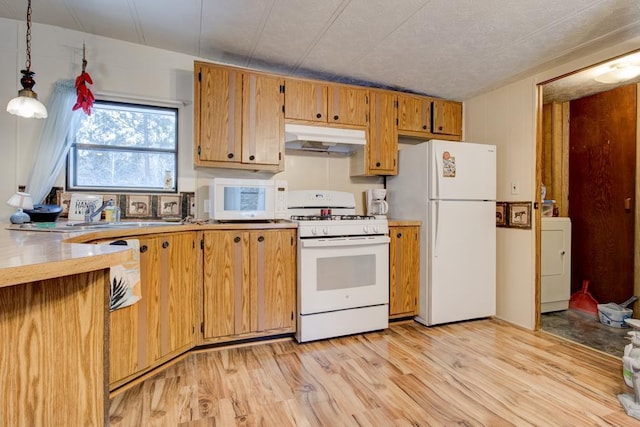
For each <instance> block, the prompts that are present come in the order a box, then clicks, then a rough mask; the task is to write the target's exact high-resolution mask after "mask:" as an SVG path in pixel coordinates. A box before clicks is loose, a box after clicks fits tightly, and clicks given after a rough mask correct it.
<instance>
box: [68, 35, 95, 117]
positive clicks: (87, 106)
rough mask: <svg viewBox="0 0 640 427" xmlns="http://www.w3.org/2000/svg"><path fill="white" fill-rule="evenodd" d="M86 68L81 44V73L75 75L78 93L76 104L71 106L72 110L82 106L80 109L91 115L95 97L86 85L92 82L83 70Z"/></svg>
mask: <svg viewBox="0 0 640 427" xmlns="http://www.w3.org/2000/svg"><path fill="white" fill-rule="evenodd" d="M86 68H87V60H86V59H85V47H84V45H83V46H82V73H80V75H79V76H78V77H76V93H77V94H78V100H77V101H76V104H75V105H74V106H73V111H76V110H78V109H80V108H82V111H84V112H85V114H86V115H88V116H90V115H91V108H92V107H93V102H94V101H95V98H94V97H93V93H92V92H91V89H89V88H88V87H87V83H89V84H90V85H91V84H93V80H91V76H90V75H89V73H87V72H86V71H85V70H86Z"/></svg>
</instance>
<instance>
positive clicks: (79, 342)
mask: <svg viewBox="0 0 640 427" xmlns="http://www.w3.org/2000/svg"><path fill="white" fill-rule="evenodd" d="M63 237H64V236H63V235H62V234H59V233H36V232H22V231H9V230H0V378H2V386H1V387H0V394H1V395H2V402H1V403H0V413H1V414H2V421H1V422H0V423H1V424H3V425H10V426H35V425H38V426H44V425H69V426H71V425H99V424H101V422H100V420H106V415H107V409H108V400H107V399H108V393H107V382H106V380H105V378H106V372H107V369H108V358H107V356H106V354H107V348H108V347H107V345H106V344H105V337H106V336H108V328H107V327H106V325H107V324H108V322H107V321H106V319H107V315H108V312H107V310H106V307H107V301H108V298H109V295H108V284H109V267H110V266H111V265H115V264H118V263H122V262H124V261H127V260H128V259H130V257H131V251H130V250H128V249H127V248H124V249H123V248H122V247H115V246H97V245H83V244H75V243H65V242H63ZM67 237H68V236H67ZM103 422H104V421H103ZM104 424H106V422H104Z"/></svg>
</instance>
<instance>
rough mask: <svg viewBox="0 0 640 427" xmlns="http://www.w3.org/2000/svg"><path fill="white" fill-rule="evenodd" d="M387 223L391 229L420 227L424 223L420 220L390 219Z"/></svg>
mask: <svg viewBox="0 0 640 427" xmlns="http://www.w3.org/2000/svg"><path fill="white" fill-rule="evenodd" d="M387 221H388V222H389V227H415V226H418V227H419V226H421V225H422V221H418V220H406V219H395V218H389V219H388V220H387Z"/></svg>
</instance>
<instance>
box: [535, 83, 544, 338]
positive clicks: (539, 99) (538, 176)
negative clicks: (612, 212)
mask: <svg viewBox="0 0 640 427" xmlns="http://www.w3.org/2000/svg"><path fill="white" fill-rule="evenodd" d="M543 102H544V97H543V87H542V86H541V85H537V86H536V106H535V109H536V169H535V189H536V192H535V197H534V200H535V201H536V202H537V203H538V206H541V201H542V197H541V196H542V148H543V144H544V142H543V121H542V119H543ZM540 211H541V209H534V224H535V226H534V230H533V232H534V238H535V263H534V272H535V273H534V277H535V278H534V281H535V295H534V313H535V314H534V316H535V319H534V322H533V324H534V330H539V329H540V326H541V317H540V298H541V295H540V293H541V290H540V266H541V259H540V248H541V238H542V233H541V230H540V229H541V225H542V221H541V214H540Z"/></svg>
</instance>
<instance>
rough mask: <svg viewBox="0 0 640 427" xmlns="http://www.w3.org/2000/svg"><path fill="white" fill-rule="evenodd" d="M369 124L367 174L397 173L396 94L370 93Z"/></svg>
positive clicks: (373, 91)
mask: <svg viewBox="0 0 640 427" xmlns="http://www.w3.org/2000/svg"><path fill="white" fill-rule="evenodd" d="M370 97H371V104H370V109H371V123H370V125H369V138H368V140H367V147H366V151H367V160H368V161H367V174H369V175H396V174H397V173H398V131H397V128H396V115H395V112H396V110H395V106H396V99H397V96H396V94H394V93H392V92H383V91H375V90H371V91H370Z"/></svg>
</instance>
